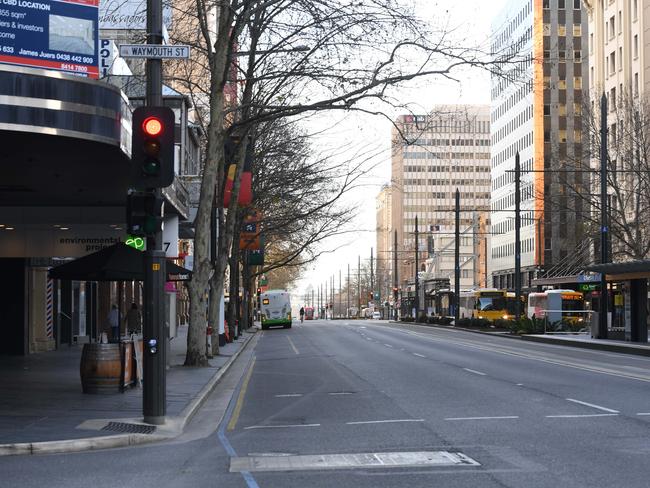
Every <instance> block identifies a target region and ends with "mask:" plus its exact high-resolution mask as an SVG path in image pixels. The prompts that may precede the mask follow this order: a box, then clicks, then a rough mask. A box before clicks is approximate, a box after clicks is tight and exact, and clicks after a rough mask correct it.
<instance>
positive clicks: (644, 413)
mask: <svg viewBox="0 0 650 488" xmlns="http://www.w3.org/2000/svg"><path fill="white" fill-rule="evenodd" d="M637 415H640V416H645V415H650V413H647V412H642V413H637Z"/></svg>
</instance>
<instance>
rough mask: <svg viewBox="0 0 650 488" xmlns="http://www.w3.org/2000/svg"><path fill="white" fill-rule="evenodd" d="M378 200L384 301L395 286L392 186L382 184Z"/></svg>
mask: <svg viewBox="0 0 650 488" xmlns="http://www.w3.org/2000/svg"><path fill="white" fill-rule="evenodd" d="M376 201H377V217H376V235H377V268H376V269H377V285H378V286H377V290H378V291H379V293H380V300H381V301H382V302H383V301H385V300H388V299H389V298H390V296H391V292H390V291H391V289H392V287H393V279H392V276H393V252H392V251H393V232H392V228H391V221H392V206H391V205H392V204H391V202H392V187H391V186H390V185H384V186H382V188H381V191H380V192H379V194H378V195H377V198H376Z"/></svg>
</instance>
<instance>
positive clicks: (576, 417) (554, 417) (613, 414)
mask: <svg viewBox="0 0 650 488" xmlns="http://www.w3.org/2000/svg"><path fill="white" fill-rule="evenodd" d="M583 417H618V414H617V413H588V414H583V415H547V416H546V418H547V419H579V418H583Z"/></svg>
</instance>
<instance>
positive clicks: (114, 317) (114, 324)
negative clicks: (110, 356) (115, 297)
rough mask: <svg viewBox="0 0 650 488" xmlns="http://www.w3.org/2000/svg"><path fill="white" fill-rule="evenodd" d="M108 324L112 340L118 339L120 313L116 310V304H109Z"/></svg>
mask: <svg viewBox="0 0 650 488" xmlns="http://www.w3.org/2000/svg"><path fill="white" fill-rule="evenodd" d="M108 325H109V326H110V327H111V335H112V338H113V342H119V341H120V314H119V312H118V311H117V305H115V304H113V305H112V306H111V311H110V312H108Z"/></svg>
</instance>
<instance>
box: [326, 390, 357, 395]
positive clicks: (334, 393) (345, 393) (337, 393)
mask: <svg viewBox="0 0 650 488" xmlns="http://www.w3.org/2000/svg"><path fill="white" fill-rule="evenodd" d="M328 395H352V392H351V391H333V392H331V393H328Z"/></svg>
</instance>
